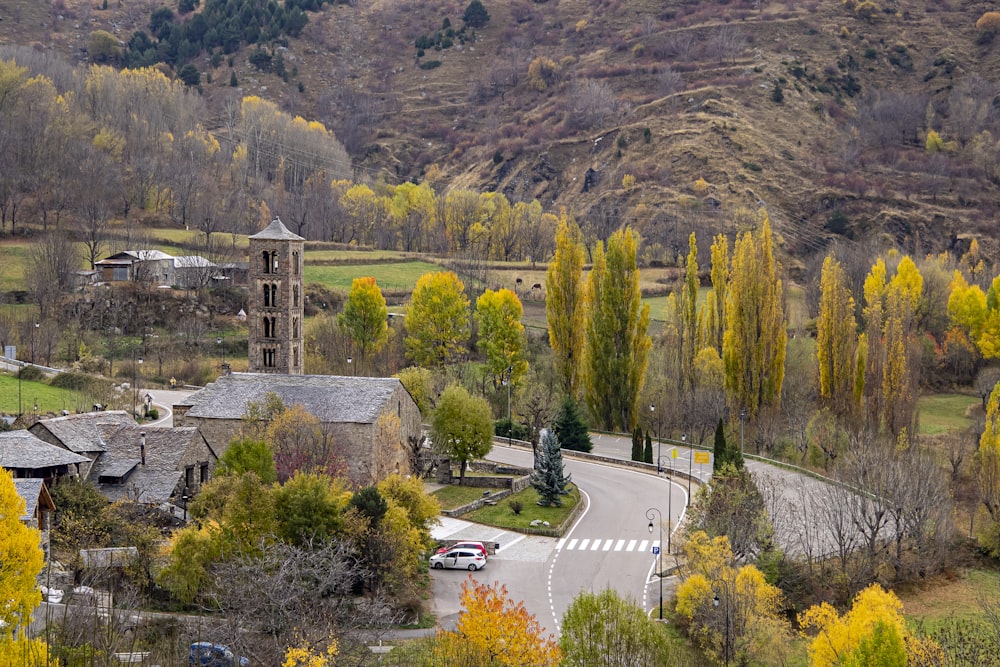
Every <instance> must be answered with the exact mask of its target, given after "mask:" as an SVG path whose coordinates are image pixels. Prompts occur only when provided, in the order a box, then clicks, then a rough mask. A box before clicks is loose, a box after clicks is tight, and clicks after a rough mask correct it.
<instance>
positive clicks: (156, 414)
mask: <svg viewBox="0 0 1000 667" xmlns="http://www.w3.org/2000/svg"><path fill="white" fill-rule="evenodd" d="M146 416H147V417H148V418H149V419H151V420H153V421H156V420H157V419H159V418H160V411H159V410H157V409H156V408H150V409H149V410H147V411H146Z"/></svg>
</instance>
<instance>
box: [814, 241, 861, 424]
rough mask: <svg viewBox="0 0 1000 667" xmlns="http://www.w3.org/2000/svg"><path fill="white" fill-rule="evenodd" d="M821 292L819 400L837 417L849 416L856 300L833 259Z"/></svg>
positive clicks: (826, 264) (827, 266)
mask: <svg viewBox="0 0 1000 667" xmlns="http://www.w3.org/2000/svg"><path fill="white" fill-rule="evenodd" d="M820 290H821V291H820V301H819V318H818V320H817V322H816V360H817V361H818V362H819V390H820V396H822V397H823V399H824V400H825V401H826V402H827V403H828V404H829V405H830V406H831V407H832V408H833V410H834V411H835V412H836V413H837V414H839V415H846V414H847V413H849V412H850V410H851V408H852V406H853V405H854V360H855V355H856V352H857V331H856V329H857V323H856V321H855V319H854V298H853V297H852V296H851V290H850V289H849V288H848V287H847V284H846V279H845V277H844V269H843V267H842V266H841V264H840V262H838V261H837V260H836V259H834V258H833V257H827V258H826V259H825V260H824V261H823V273H822V277H821V278H820Z"/></svg>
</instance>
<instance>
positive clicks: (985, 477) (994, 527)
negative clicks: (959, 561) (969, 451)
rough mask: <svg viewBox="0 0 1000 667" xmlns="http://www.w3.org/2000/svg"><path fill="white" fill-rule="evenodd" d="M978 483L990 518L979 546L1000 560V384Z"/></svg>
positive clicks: (979, 454) (989, 407)
mask: <svg viewBox="0 0 1000 667" xmlns="http://www.w3.org/2000/svg"><path fill="white" fill-rule="evenodd" d="M975 464H976V481H977V482H978V483H979V499H980V501H982V503H983V506H984V507H985V508H986V511H987V512H989V515H990V523H989V525H987V526H986V527H981V528H980V531H979V544H980V546H982V547H983V548H985V549H987V550H988V551H989V552H990V555H992V556H993V557H994V558H997V557H1000V384H997V386H996V387H994V388H993V391H992V392H991V393H990V397H989V399H988V400H987V403H986V423H985V424H984V426H983V434H982V435H981V436H979V449H978V450H977V451H976V459H975Z"/></svg>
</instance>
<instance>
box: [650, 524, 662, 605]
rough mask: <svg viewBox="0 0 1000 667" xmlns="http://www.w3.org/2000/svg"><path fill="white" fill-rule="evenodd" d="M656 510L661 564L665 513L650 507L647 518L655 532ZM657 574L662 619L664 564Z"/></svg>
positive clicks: (658, 552) (658, 557)
mask: <svg viewBox="0 0 1000 667" xmlns="http://www.w3.org/2000/svg"><path fill="white" fill-rule="evenodd" d="M654 512H655V513H656V516H657V518H658V519H659V520H660V521H659V524H660V546H659V547H658V548H657V549H656V551H655V553H656V560H657V564H658V565H659V564H660V561H661V560H662V557H661V550H662V548H663V515H662V514H661V513H660V510H658V509H656V508H655V507H650V508H649V509H648V510H646V518H647V519H649V532H650V533H652V532H653V513H654ZM657 575H658V576H659V578H660V620H661V621H662V620H663V567H662V566H661V567H660V569H659V571H658V572H657Z"/></svg>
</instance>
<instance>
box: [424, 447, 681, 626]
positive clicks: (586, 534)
mask: <svg viewBox="0 0 1000 667" xmlns="http://www.w3.org/2000/svg"><path fill="white" fill-rule="evenodd" d="M489 458H490V459H491V460H495V461H500V462H503V463H514V464H518V465H521V466H526V467H528V466H530V465H531V463H532V456H531V452H530V451H528V450H522V449H519V448H511V449H508V448H506V447H496V448H494V450H493V452H492V453H491V454H490V456H489ZM564 461H565V464H566V466H565V469H566V471H567V472H568V473H570V474H571V475H572V476H573V482H575V483H576V484H579V485H580V487H581V489H582V490H583V491H584V493H585V496H586V499H587V509H586V511H585V513H584V514H583V515H582V516H581V517H580V518H579V519H578V520H577V522H576V524H575V525H574V526H573V527H572V528H571V529H570V530H569V531H568V532H567V533H566V534H565V535H564V536H563V537H562V538H561V539H556V538H548V537H537V536H525V535H521V534H519V533H510V532H506V531H501V530H499V529H497V528H490V527H486V526H479V525H477V524H470V523H467V522H464V521H458V520H455V519H444V521H443V523H442V525H441V526H440V527H439V528H438V529H436V530H435V531H434V536H435V537H437V538H439V539H445V538H447V539H469V540H472V539H478V540H492V541H496V542H499V543H500V548H499V549H498V551H497V554H496V555H495V556H493V557H491V558H490V561H489V565H488V566H487V567H486V568H485V569H484V570H483V571H481V572H477V573H474V574H471V575H470V574H469V573H467V572H459V571H455V570H444V571H434V572H432V575H431V577H432V582H433V594H434V603H435V612H436V614H437V616H438V622H439V623H440V624H441V625H442V626H444V627H448V628H451V627H453V626H454V623H455V620H456V619H457V616H458V612H459V609H460V607H459V603H458V594H459V589H460V586H461V582H462V581H463V580H464V579H465V578H466V577H467V576H472V577H474V578H476V579H478V580H482V581H488V582H493V581H499V582H500V583H503V584H506V586H507V590H508V592H509V594H510V596H511V597H512V598H513V599H514V600H523V601H524V604H525V607H526V608H527V609H528V611H530V612H531V613H532V614H534V615H535V617H536V618H537V619H538V621H539V623H540V624H541V625H542V626H543V627H544V628H546V631H547V632H551V633H553V634H555V635H558V632H559V624H560V622H561V620H562V616H563V614H564V613H565V611H566V609H567V608H568V607H569V605H570V603H571V602H572V600H573V598H574V597H575V596H576V595H577V594H578V593H579V592H580V591H581V590H587V591H593V592H600V591H601V590H603V589H605V588H607V587H611V588H614V589H615V590H617V591H619V592H620V593H622V594H623V595H626V596H629V597H631V598H632V599H634V600H636V601H637V602H639V603H640V604H642V605H643V606H644V607H645V608H647V609H649V608H655V607H656V605H657V603H658V602H659V580H658V579H656V578H655V577H652V573H653V570H654V566H655V557H654V556H653V555H652V548H653V546H659V535H660V525H659V523H660V522H659V520H658V518H655V514H654V515H653V516H654V530H653V533H652V534H650V532H649V530H648V525H649V520H648V519H647V518H646V510H647V509H648V508H650V507H656V508H657V509H658V510H660V511H661V512H662V514H663V516H664V517H666V516H667V506H668V504H669V505H670V510H671V512H672V516H673V518H674V520H673V524H672V525H673V526H674V530H675V531H676V526H677V525H678V521H679V520H680V519H681V517H682V516H683V512H684V508H685V502H686V498H687V491H686V486H685V485H682V484H680V483H679V482H678V483H673V484H671V485H670V489H671V496H670V500H669V503H668V500H667V481H666V480H665V479H663V478H657V477H656V476H654V475H650V474H648V473H644V472H638V471H634V470H629V469H624V468H617V467H614V466H606V465H599V464H594V463H589V462H583V461H575V460H570V459H568V458H567V459H564ZM662 529H663V534H664V535H663V539H664V542H666V539H667V532H668V528H667V526H666V525H665V524H664V525H663V526H662ZM664 562H665V564H666V562H667V561H664Z"/></svg>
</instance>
